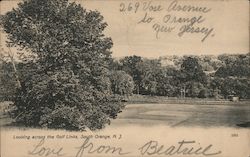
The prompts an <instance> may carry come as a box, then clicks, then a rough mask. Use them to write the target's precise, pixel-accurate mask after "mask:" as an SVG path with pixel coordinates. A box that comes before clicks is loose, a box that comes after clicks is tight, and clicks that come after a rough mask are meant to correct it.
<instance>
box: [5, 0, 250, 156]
mask: <svg viewBox="0 0 250 157" xmlns="http://www.w3.org/2000/svg"><path fill="white" fill-rule="evenodd" d="M25 1H26V2H27V3H29V2H30V1H36V0H25ZM58 1H59V0H58ZM53 2H55V0H53ZM72 2H75V3H76V4H79V5H80V6H82V7H83V8H85V9H87V11H89V10H96V11H98V12H100V15H102V16H103V20H104V21H105V22H106V23H107V26H106V28H105V29H104V35H105V36H107V37H110V38H111V39H112V42H113V45H112V48H111V50H110V51H112V54H111V58H113V59H114V60H115V61H118V63H121V64H120V66H124V65H125V62H124V64H122V59H124V58H125V57H127V56H139V57H141V58H142V61H143V62H142V63H141V64H138V65H136V66H135V68H138V67H139V68H138V73H133V74H136V76H133V75H132V74H130V76H129V78H132V79H133V81H134V85H133V89H132V91H130V93H129V91H124V90H121V91H119V92H120V93H119V92H118V94H117V95H123V96H124V98H123V101H126V102H125V105H126V106H125V108H123V109H121V112H120V113H118V115H117V117H116V118H115V119H111V121H110V125H105V127H104V128H102V129H97V130H95V129H93V130H91V129H89V128H88V127H86V129H85V131H77V130H70V129H69V130H67V129H66V127H65V128H61V129H57V128H53V125H52V128H48V129H47V128H46V127H45V128H40V127H33V126H32V127H31V126H29V125H28V126H25V125H17V124H15V123H13V118H12V119H11V118H10V116H9V113H10V112H9V111H10V110H11V107H9V106H8V105H9V104H13V102H14V101H17V100H15V99H12V98H9V96H10V95H11V94H9V95H8V94H4V92H2V93H3V94H2V95H1V99H3V100H1V103H0V104H1V106H0V107H1V115H0V116H1V117H0V118H1V119H0V122H1V145H0V146H1V157H38V156H39V157H46V156H47V157H59V156H61V157H88V156H93V157H111V156H115V157H117V156H124V157H137V156H157V157H158V156H164V157H165V156H173V157H184V156H189V157H196V156H197V157H204V156H214V157H250V149H249V148H250V130H249V125H250V101H249V100H250V96H249V91H248V89H249V81H250V76H249V74H246V73H247V72H248V71H247V67H250V66H249V28H250V27H249V1H247V0H137V1H136V0H74V1H73V0H72V1H69V3H72ZM18 3H23V1H21V0H20V1H18V0H17V1H16V0H3V1H1V2H0V14H1V15H6V14H7V13H8V12H10V11H12V9H13V8H18V7H19V6H18ZM44 3H48V2H47V1H44ZM34 4H35V3H34ZM53 5H54V4H53ZM45 10H46V9H45ZM55 13H56V11H55ZM69 13H70V12H68V14H69ZM35 14H36V13H35V11H34V15H35ZM65 16H67V15H65ZM96 16H97V15H96ZM16 18H17V19H19V17H16ZM31 18H33V17H31ZM10 19H11V18H10ZM20 19H22V18H20ZM1 20H2V19H1ZM46 20H49V18H47V19H46ZM3 21H4V20H2V25H4V24H5V26H2V27H3V28H1V41H0V42H1V48H2V49H1V53H2V54H3V55H1V57H2V58H1V62H2V63H1V64H3V63H4V62H6V63H8V62H9V63H11V62H13V63H17V64H18V63H22V62H23V61H22V59H20V57H19V54H20V53H17V52H20V51H21V53H22V54H24V55H27V54H30V53H31V54H32V52H33V51H32V50H34V49H30V50H31V51H30V52H28V51H29V50H26V49H23V50H20V49H19V47H18V45H22V44H23V43H21V42H17V44H16V45H15V46H13V45H12V46H10V48H9V47H8V46H7V44H6V41H9V38H8V33H11V32H15V31H13V30H14V29H20V30H24V29H22V28H19V27H13V28H10V29H9V30H8V28H7V26H6V25H11V22H10V23H8V22H7V21H4V22H3ZM13 21H14V20H13ZM17 21H18V20H17ZM76 21H77V20H76ZM53 22H54V23H57V22H58V21H56V20H54V21H53ZM53 22H52V23H53ZM6 23H7V24H6ZM93 23H95V22H93ZM36 24H37V23H36V22H34V25H36ZM39 24H41V25H42V22H41V23H39ZM27 25H29V24H27ZM72 25H73V23H72ZM36 26H37V25H36ZM36 26H34V27H36ZM22 27H25V26H24V25H22ZM89 27H90V26H89ZM100 27H101V26H100ZM30 28H32V27H30ZM37 28H39V27H38V26H37ZM62 28H63V27H62ZM47 29H48V30H49V28H47ZM60 29H61V27H59V26H58V30H60ZM93 29H95V28H93ZM100 29H101V28H100ZM38 31H39V29H38ZM61 31H62V32H63V30H61ZM89 31H90V32H91V31H92V30H89ZM6 32H7V33H6ZM52 33H53V32H52ZM57 33H58V34H60V31H58V32H57ZM75 33H76V34H77V29H76V32H75ZM13 34H14V33H13ZM13 34H12V35H13ZM48 34H49V33H48ZM73 34H74V33H73ZM86 34H87V33H86ZM90 34H91V33H90ZM93 34H94V33H93ZM13 36H15V34H14V35H13ZM20 36H21V37H23V36H22V35H20ZM24 36H25V35H24ZM48 36H49V35H48ZM52 36H53V35H52ZM54 36H56V35H54ZM83 36H84V35H83ZM69 38H71V37H70V36H66V39H69ZM72 38H73V39H74V37H72ZM79 38H80V37H79ZM15 39H16V40H15V41H18V39H19V38H15ZM30 39H33V38H32V37H30ZM43 40H47V39H43ZM22 41H24V40H22ZM25 41H27V43H28V41H29V40H26V39H25ZM36 41H38V38H36V39H34V43H35V42H36ZM49 42H50V43H53V40H50V41H49ZM49 42H48V43H49ZM34 43H33V44H34ZM48 43H43V44H45V45H46V44H48ZM68 43H70V42H69V41H63V43H62V45H61V47H62V46H65V45H66V48H67V44H68ZM57 44H58V43H57ZM59 44H60V42H59ZM27 45H28V44H27ZM29 45H31V46H30V47H32V48H34V45H35V44H34V45H32V44H29ZM55 45H56V44H55ZM85 46H86V45H85ZM87 46H89V45H87ZM90 47H91V44H90ZM103 47H105V44H104V46H103V45H101V46H100V49H102V48H103ZM43 48H44V47H43ZM43 48H42V49H43ZM66 48H65V50H66ZM51 49H53V47H51ZM24 51H27V52H24ZM41 51H45V49H43V50H41ZM69 51H70V50H69ZM10 52H11V53H10ZM70 52H71V51H70ZM72 52H73V51H72ZM10 54H11V55H10ZM223 54H224V55H225V56H227V55H228V56H230V55H232V56H231V60H228V61H226V59H225V60H223V59H221V58H219V59H218V56H223ZM238 55H241V56H243V57H242V58H243V59H242V58H240V57H238ZM184 56H191V58H202V57H203V60H202V59H201V60H199V63H201V62H202V63H203V62H206V64H208V65H207V66H205V65H202V68H203V72H204V76H207V77H208V76H209V77H208V78H207V79H206V83H204V84H206V85H204V84H203V83H201V82H202V81H200V79H198V77H199V78H200V76H198V74H197V73H195V74H194V75H193V76H194V77H192V78H191V79H190V80H189V81H186V82H185V83H183V82H181V81H180V82H177V83H176V84H174V85H173V84H171V82H173V81H175V80H176V79H172V80H171V78H173V77H175V76H176V75H177V74H176V71H179V72H180V74H182V73H184V71H181V70H183V69H184V70H185V68H183V67H184V64H183V60H185V57H184ZM192 56H193V57H192ZM204 56H210V58H209V57H208V58H209V59H208V60H209V61H211V60H212V59H214V60H215V61H214V62H213V63H214V64H216V63H218V64H216V65H213V64H212V63H211V64H210V62H209V63H208V62H207V61H205V59H204V58H205V57H204ZM8 57H9V58H8ZM237 57H238V58H239V59H242V62H243V61H246V64H244V65H246V66H242V65H241V66H238V65H237V64H239V63H236V62H234V61H235V60H237V59H232V58H237ZM244 57H245V58H247V57H248V59H245V60H244ZM5 58H7V59H6V60H4V59H5ZM38 58H39V57H38ZM228 58H230V57H228ZM2 60H3V61H2ZM13 60H14V61H13ZM145 60H147V61H145ZM148 60H149V61H148ZM150 60H151V61H152V62H150ZM155 60H157V61H159V62H160V64H161V65H160V66H159V68H161V70H162V71H163V70H164V69H168V68H169V69H172V70H173V69H174V70H173V71H174V72H173V73H171V72H169V71H170V70H169V71H168V70H167V71H168V72H167V73H166V74H164V75H160V74H162V71H161V72H160V73H154V72H155V71H156V70H158V69H157V67H158V64H155V66H152V65H153V61H155ZM222 60H223V61H225V62H223V61H222ZM217 61H218V62H217ZM247 61H248V64H247ZM211 62H212V61H211ZM23 63H24V62H23ZM143 63H145V64H143ZM146 63H148V64H146ZM151 63H152V64H151ZM157 63H158V62H157ZM192 63H193V62H192ZM231 63H232V65H233V66H231ZM52 64H53V63H52ZM86 64H91V63H87V62H86ZM129 64H132V62H131V63H129ZM227 64H228V65H229V64H230V67H234V66H238V67H239V68H238V69H237V70H235V71H234V73H237V71H239V74H238V73H237V74H235V75H234V74H232V75H231V74H229V73H230V72H228V73H227V74H224V73H223V70H222V72H221V73H219V72H217V73H216V71H218V69H220V67H222V66H225V67H226V65H227ZM10 65H11V64H10ZM65 65H66V63H65ZM140 65H143V66H141V67H140ZM62 66H63V65H62ZM10 67H12V66H10ZM128 67H129V66H128ZM149 67H150V68H149ZM153 67H155V69H154V68H153ZM198 67H199V66H198ZM119 68H120V67H119V66H118V68H117V69H118V70H121V71H122V70H124V71H125V72H126V73H127V74H129V72H130V71H126V68H124V69H123V67H121V68H120V69H119ZM140 68H141V69H143V68H145V69H146V70H145V71H146V72H145V73H143V72H144V71H143V70H141V69H140ZM175 68H176V69H175ZM195 68H197V66H195ZM195 68H194V69H195ZM10 69H11V68H10ZM111 69H112V68H111ZM117 69H116V68H113V69H112V70H117ZM147 69H150V70H148V71H147ZM152 69H153V70H152ZM191 69H193V68H191ZM204 69H206V70H204ZM243 69H246V70H245V71H243ZM1 70H2V69H1ZM130 70H131V69H130ZM132 70H133V69H132ZM140 70H141V71H140ZM175 70H176V71H175ZM224 70H226V69H224ZM248 70H250V69H248ZM10 71H12V73H13V70H10ZM17 71H18V66H17ZM241 71H243V72H242V73H240V72H241ZM14 72H15V71H14ZM139 72H141V73H142V74H141V73H139ZM150 72H151V73H152V75H151V73H150ZM6 73H8V71H7V72H6V71H5V72H4V70H2V71H1V77H2V78H3V76H5V74H6ZM9 73H11V72H9ZM12 73H11V74H12ZM189 73H190V72H187V74H186V75H185V76H183V77H182V75H180V76H178V77H177V76H176V78H180V80H182V79H186V78H187V77H188V76H189ZM211 73H213V74H214V75H213V74H211ZM248 73H249V72H248ZM63 74H65V75H66V74H68V73H63ZM119 74H123V73H119ZM158 74H159V75H158ZM175 74H176V75H175ZM202 74H203V73H202ZM205 74H206V75H205ZM58 75H59V74H58ZM137 75H138V76H139V75H140V77H138V76H137ZM149 75H150V76H149ZM170 75H171V76H170ZM217 75H218V77H220V79H219V80H223V79H225V80H226V79H229V80H230V79H231V80H234V79H238V78H239V80H237V81H238V83H239V82H240V81H242V82H243V83H242V86H240V85H239V86H240V87H239V89H238V86H237V85H235V84H236V83H232V84H233V85H231V84H229V85H228V87H227V88H226V87H225V88H223V86H226V83H227V82H228V81H225V80H224V81H225V83H224V84H223V85H222V87H219V85H218V86H217V84H216V85H214V86H215V87H213V89H212V87H211V86H212V85H211V84H210V83H211V82H212V81H211V80H213V79H212V78H214V77H216V76H217ZM243 75H244V76H243ZM11 76H12V75H11ZM118 76H119V75H118ZM125 76H127V75H124V77H123V78H126V77H125ZM160 76H161V77H162V78H163V79H161V80H163V81H164V80H166V79H170V81H168V82H164V83H162V84H160V85H159V80H158V79H156V78H158V77H160ZM168 76H170V77H168ZM196 76H197V77H196ZM202 76H203V75H202ZM13 77H14V75H13ZM31 77H32V76H31ZM41 77H42V76H41ZM2 78H1V79H2ZM44 78H46V77H44ZM138 78H140V80H139V79H138ZM201 78H202V77H201ZM18 79H20V80H21V79H22V75H18V77H15V79H14V80H18ZM117 79H118V77H117ZM136 79H138V80H139V81H138V80H136ZM5 80H6V79H5ZM114 80H115V79H114ZM193 80H196V82H195V83H194V84H192V86H191V85H190V84H189V83H190V82H192V81H193ZM115 81H116V80H115ZM115 81H114V82H115ZM137 81H138V82H139V83H138V82H137ZM140 81H141V82H140ZM150 81H151V82H150ZM199 81H200V82H199ZM237 81H236V82H237ZM3 82H4V79H3V80H2V81H1V83H2V84H1V86H3V87H5V86H4V84H5V83H3ZM197 82H198V83H197ZM71 83H72V82H71ZM111 83H112V81H111ZM137 83H138V86H137ZM6 84H8V81H7V83H6ZM37 84H38V83H37ZM197 84H198V85H197ZM200 84H202V85H200ZM239 84H240V83H239ZM21 85H22V81H21V84H20V86H21ZM34 85H36V83H34ZM154 85H155V86H154ZM167 85H168V86H167ZM189 85H190V86H189ZM196 85H197V86H196ZM234 85H235V86H234ZM177 86H178V89H177ZM216 86H217V87H216ZM234 87H235V89H234ZM6 88H7V87H6ZM14 88H15V87H13V89H14ZM17 88H18V85H17ZM200 88H201V89H200ZM206 88H207V90H206ZM3 89H5V88H3ZM196 89H197V90H198V92H195V91H197V90H196ZM226 89H228V90H226ZM192 90H193V91H192ZM217 90H220V91H219V94H218V91H217ZM160 91H161V92H160ZM204 91H212V92H210V95H209V94H204ZM5 92H6V93H7V91H6V90H5ZM113 92H114V93H115V92H116V90H115V91H113ZM126 92H128V93H129V94H128V93H126ZM215 92H217V94H218V95H216V94H213V93H215ZM223 92H224V93H223ZM10 93H11V91H10ZM208 93H209V92H208ZM211 93H212V94H211ZM126 94H128V95H126ZM4 95H7V96H6V97H8V99H7V98H3V97H4ZM215 95H216V96H215ZM30 99H31V98H30ZM37 99H39V98H37ZM37 108H39V107H37ZM27 110H28V107H27ZM33 110H36V108H34V109H33ZM89 112H91V113H92V111H89ZM33 114H34V113H33ZM67 114H68V115H69V114H71V113H68V112H67ZM67 114H66V116H67ZM33 116H34V115H33ZM16 118H19V115H18V116H16ZM98 118H100V117H98V116H97V117H96V120H97V119H98ZM24 119H25V116H24ZM31 119H32V118H31ZM98 120H99V119H98ZM39 124H40V123H39ZM68 125H70V124H68ZM86 125H87V124H86ZM87 126H88V125H87Z"/></svg>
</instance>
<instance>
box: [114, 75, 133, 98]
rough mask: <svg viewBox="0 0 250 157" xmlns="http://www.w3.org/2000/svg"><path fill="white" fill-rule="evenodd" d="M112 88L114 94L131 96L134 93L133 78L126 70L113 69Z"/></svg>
mask: <svg viewBox="0 0 250 157" xmlns="http://www.w3.org/2000/svg"><path fill="white" fill-rule="evenodd" d="M110 81H111V89H112V91H113V93H114V94H119V95H122V96H126V97H128V96H130V95H132V94H133V90H134V81H133V78H132V77H131V76H130V75H129V74H127V73H126V72H125V71H112V72H111V73H110Z"/></svg>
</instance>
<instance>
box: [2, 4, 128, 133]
mask: <svg viewBox="0 0 250 157" xmlns="http://www.w3.org/2000/svg"><path fill="white" fill-rule="evenodd" d="M1 25H2V27H3V30H4V31H5V32H6V33H7V37H8V39H9V41H8V44H9V45H10V46H18V47H19V48H21V49H22V50H26V51H29V52H31V53H32V54H33V55H32V57H30V58H29V60H26V61H23V66H22V69H25V70H26V71H28V72H26V73H23V74H22V78H20V81H21V87H20V88H19V89H18V91H17V94H16V99H15V102H14V105H15V107H16V108H15V110H13V111H12V117H13V118H15V119H16V121H17V122H20V123H23V124H25V125H27V126H42V127H47V128H66V129H71V130H84V129H86V128H90V129H92V130H94V129H101V128H103V127H104V126H105V124H109V123H110V118H115V117H116V116H117V113H119V112H120V111H121V109H122V108H123V107H124V105H123V104H121V103H120V100H118V99H117V98H116V97H114V96H113V95H112V92H111V89H110V85H111V83H110V80H109V76H108V74H109V69H108V64H109V62H110V59H111V51H110V49H111V47H112V40H111V38H107V37H105V36H104V34H103V30H104V29H105V27H106V26H107V23H105V22H103V16H102V15H101V14H100V13H99V12H97V11H86V10H85V9H83V8H82V7H81V6H80V5H78V4H76V3H75V2H72V3H70V2H68V0H43V1H41V0H24V1H23V2H22V3H19V4H18V7H17V8H16V9H13V10H12V11H9V12H7V13H6V14H5V15H4V16H3V17H2V24H1Z"/></svg>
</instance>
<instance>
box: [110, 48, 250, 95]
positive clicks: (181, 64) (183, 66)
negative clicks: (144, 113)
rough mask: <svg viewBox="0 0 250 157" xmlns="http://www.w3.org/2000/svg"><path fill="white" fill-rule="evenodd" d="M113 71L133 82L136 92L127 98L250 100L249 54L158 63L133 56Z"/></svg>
mask: <svg viewBox="0 0 250 157" xmlns="http://www.w3.org/2000/svg"><path fill="white" fill-rule="evenodd" d="M111 69H113V70H114V71H117V70H119V71H124V72H125V73H124V74H129V75H130V76H131V77H132V78H133V82H134V85H130V87H131V88H132V87H134V88H133V89H129V90H128V91H127V93H128V94H132V93H134V94H143V95H158V96H168V97H191V98H216V99H227V98H228V97H229V96H231V95H233V96H238V97H240V98H241V99H249V98H250V55H249V53H247V54H222V55H219V56H213V55H203V56H165V57H160V58H158V59H147V58H143V57H140V56H135V55H134V56H127V57H124V58H121V59H115V60H113V62H112V64H111ZM121 78H122V77H121ZM128 82H131V81H128ZM113 83H115V81H114V82H113ZM120 87H121V88H124V87H122V86H120ZM130 91H133V92H130Z"/></svg>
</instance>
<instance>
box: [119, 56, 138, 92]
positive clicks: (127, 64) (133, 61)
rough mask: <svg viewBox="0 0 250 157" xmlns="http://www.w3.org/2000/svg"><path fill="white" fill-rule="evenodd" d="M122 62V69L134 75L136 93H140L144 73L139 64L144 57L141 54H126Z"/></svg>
mask: <svg viewBox="0 0 250 157" xmlns="http://www.w3.org/2000/svg"><path fill="white" fill-rule="evenodd" d="M120 62H121V64H122V70H123V71H125V72H126V73H128V74H129V75H130V76H132V77H133V80H134V82H135V89H136V93H137V94H140V88H141V81H142V74H141V72H140V70H139V69H138V64H140V63H142V62H143V61H142V58H141V57H140V56H135V55H134V56H126V57H125V58H123V59H121V60H120Z"/></svg>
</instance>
